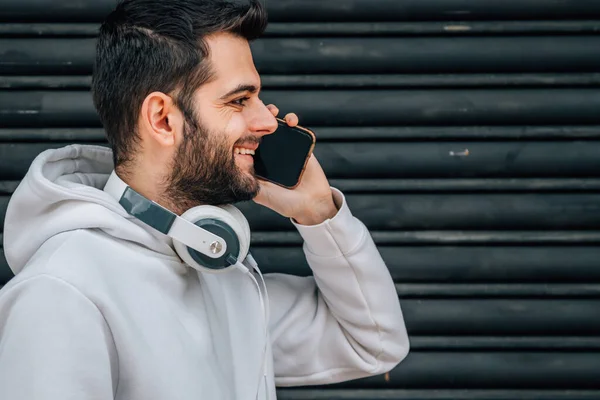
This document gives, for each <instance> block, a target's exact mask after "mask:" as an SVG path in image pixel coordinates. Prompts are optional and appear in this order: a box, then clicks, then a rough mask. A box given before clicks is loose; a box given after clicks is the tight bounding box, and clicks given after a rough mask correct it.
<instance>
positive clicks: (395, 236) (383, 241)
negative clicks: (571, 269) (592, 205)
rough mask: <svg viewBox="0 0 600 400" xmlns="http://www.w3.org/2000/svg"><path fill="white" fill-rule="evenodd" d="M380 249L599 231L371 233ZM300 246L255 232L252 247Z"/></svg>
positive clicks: (556, 238) (551, 238) (551, 240)
mask: <svg viewBox="0 0 600 400" xmlns="http://www.w3.org/2000/svg"><path fill="white" fill-rule="evenodd" d="M371 235H372V236H373V239H374V240H375V242H376V243H377V244H379V245H381V246H392V245H421V246H422V245H486V246H491V245H494V246H496V245H511V246H512V245H520V246H525V245H536V246H537V245H571V244H585V245H591V244H595V245H597V244H600V231H581V230H580V231H576V230H573V231H554V232H553V231H478V232H477V231H388V232H384V231H371ZM298 244H302V238H301V237H300V235H299V234H298V233H297V232H294V231H285V232H255V233H253V236H252V245H254V246H271V245H272V246H288V245H298Z"/></svg>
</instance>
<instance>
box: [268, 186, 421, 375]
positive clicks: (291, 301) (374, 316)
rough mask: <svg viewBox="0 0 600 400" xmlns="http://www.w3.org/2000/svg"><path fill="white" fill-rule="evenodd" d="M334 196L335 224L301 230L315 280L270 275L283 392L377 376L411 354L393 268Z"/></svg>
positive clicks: (341, 198)
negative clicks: (393, 278) (303, 386)
mask: <svg viewBox="0 0 600 400" xmlns="http://www.w3.org/2000/svg"><path fill="white" fill-rule="evenodd" d="M332 190H333V194H334V199H335V201H336V203H337V205H338V208H339V211H338V213H337V214H336V216H335V217H333V218H332V219H330V220H327V221H325V222H323V223H322V224H320V225H315V226H302V225H298V224H295V223H294V225H295V226H296V228H297V229H298V231H299V233H300V235H301V236H302V238H303V239H304V245H303V250H304V254H305V256H306V259H307V262H308V264H309V266H310V267H311V269H312V271H313V276H311V277H298V276H292V275H283V274H267V275H266V276H265V279H266V282H267V289H268V293H269V299H270V302H269V304H270V308H271V314H270V316H271V318H270V324H269V327H270V335H271V342H272V349H273V358H274V370H275V382H276V384H277V385H278V386H298V385H320V384H330V383H337V382H342V381H347V380H351V379H358V378H363V377H367V376H371V375H378V374H382V373H385V372H388V371H390V370H391V369H392V368H394V367H395V366H396V365H397V364H398V363H400V362H401V361H402V360H403V359H404V358H405V357H406V355H407V354H408V350H409V340H408V335H407V331H406V327H405V324H404V319H403V315H402V311H401V308H400V302H399V300H398V295H397V293H396V288H395V285H394V282H393V280H392V277H391V275H390V273H389V271H388V268H387V266H386V265H385V263H384V261H383V259H382V258H381V255H380V254H379V251H378V250H377V248H376V246H375V244H374V242H373V240H372V238H371V235H370V234H369V231H368V230H367V228H366V227H365V225H364V224H363V223H362V222H361V221H359V220H358V219H356V218H355V217H354V216H353V215H352V213H351V211H350V209H349V208H348V206H347V204H346V202H345V199H344V196H343V194H342V193H341V192H340V191H338V190H337V189H333V188H332ZM292 222H293V221H292Z"/></svg>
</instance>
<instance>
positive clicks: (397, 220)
mask: <svg viewBox="0 0 600 400" xmlns="http://www.w3.org/2000/svg"><path fill="white" fill-rule="evenodd" d="M346 198H347V201H348V205H349V206H350V208H351V209H352V211H353V213H354V215H356V217H357V218H359V219H361V220H362V221H363V222H364V223H365V224H366V225H367V226H368V227H369V228H370V229H373V230H409V231H410V230H446V229H448V230H462V229H464V230H487V229H498V230H531V229H552V230H558V229H597V228H598V226H599V225H600V194H576V195H564V194H543V195H539V194H535V195H533V194H514V195H513V194H456V195H454V194H430V195H429V194H423V195H390V194H379V195H358V194H349V195H347V196H346ZM0 199H1V200H0V214H1V215H0V224H3V222H4V216H3V214H4V212H5V210H6V205H7V203H8V197H7V196H2V197H0ZM239 206H240V209H241V210H242V211H243V212H244V213H245V214H246V216H247V218H248V221H249V223H250V227H251V228H252V229H253V230H254V231H273V230H275V231H282V230H292V229H293V225H292V224H291V223H290V221H289V219H287V218H284V217H282V216H280V215H278V214H276V213H275V212H273V211H271V210H269V209H267V208H264V207H261V206H258V205H255V204H240V205H239Z"/></svg>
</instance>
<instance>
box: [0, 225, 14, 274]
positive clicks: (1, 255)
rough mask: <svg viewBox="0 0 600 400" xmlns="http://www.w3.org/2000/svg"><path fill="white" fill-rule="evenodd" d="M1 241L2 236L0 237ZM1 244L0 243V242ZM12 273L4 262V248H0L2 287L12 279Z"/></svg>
mask: <svg viewBox="0 0 600 400" xmlns="http://www.w3.org/2000/svg"><path fill="white" fill-rule="evenodd" d="M0 239H2V235H0ZM0 243H1V242H0ZM13 275H14V274H13V273H12V271H11V270H10V268H9V267H8V263H7V262H6V256H5V255H4V248H3V247H1V246H0V285H4V284H5V283H6V282H8V280H9V279H11V278H12V277H13Z"/></svg>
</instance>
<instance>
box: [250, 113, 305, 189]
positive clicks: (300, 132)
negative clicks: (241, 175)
mask: <svg viewBox="0 0 600 400" xmlns="http://www.w3.org/2000/svg"><path fill="white" fill-rule="evenodd" d="M277 124H278V126H277V129H276V130H275V132H273V133H272V134H270V135H266V136H263V137H262V138H261V142H260V145H259V146H258V149H257V150H256V153H255V154H254V171H255V173H256V176H257V177H258V178H259V179H263V180H266V181H269V182H273V183H275V184H277V185H279V186H283V187H285V188H288V189H294V188H295V187H296V186H298V184H299V183H300V180H301V179H302V174H303V173H304V169H305V168H306V163H307V162H308V159H309V158H310V156H311V154H312V152H313V149H314V147H315V143H316V136H315V134H314V133H313V132H312V131H311V130H309V129H307V128H304V127H301V126H295V127H293V128H292V127H291V126H289V125H288V124H287V122H285V121H284V120H283V119H281V118H277Z"/></svg>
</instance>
